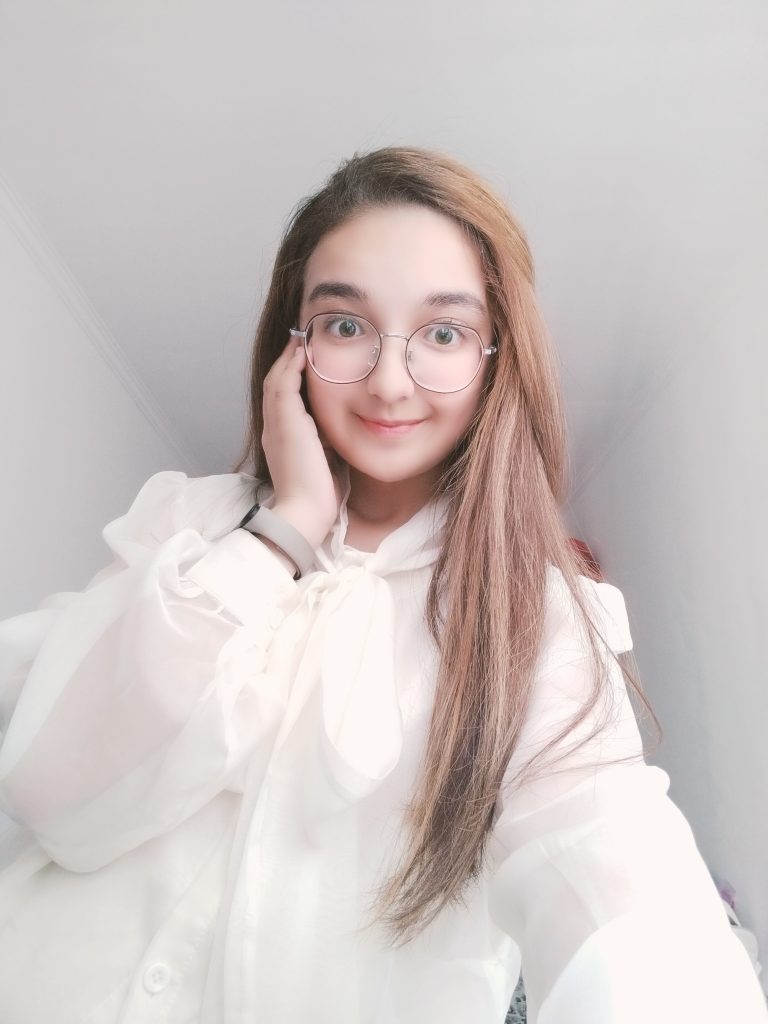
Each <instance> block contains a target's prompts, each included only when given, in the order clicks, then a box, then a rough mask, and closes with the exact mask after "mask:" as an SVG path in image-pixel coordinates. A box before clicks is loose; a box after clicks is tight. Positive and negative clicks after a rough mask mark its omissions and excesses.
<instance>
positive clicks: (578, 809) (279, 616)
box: [0, 472, 768, 1024]
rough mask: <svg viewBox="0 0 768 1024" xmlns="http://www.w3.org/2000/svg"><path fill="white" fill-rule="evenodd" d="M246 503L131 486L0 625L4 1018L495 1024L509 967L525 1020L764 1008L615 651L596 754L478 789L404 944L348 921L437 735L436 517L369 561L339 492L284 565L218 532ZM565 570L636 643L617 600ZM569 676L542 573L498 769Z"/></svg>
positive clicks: (564, 610) (258, 546)
mask: <svg viewBox="0 0 768 1024" xmlns="http://www.w3.org/2000/svg"><path fill="white" fill-rule="evenodd" d="M253 496H254V481H253V479H252V478H250V477H248V476H245V475H234V474H233V475H224V476H213V477H205V478H200V479H188V478H187V477H185V476H184V475H183V474H181V473H173V472H168V473H160V474H158V475H157V476H154V477H152V479H150V480H149V482H148V483H147V484H146V485H145V486H144V488H143V489H142V490H141V492H140V494H139V495H138V497H137V498H136V500H135V502H134V504H133V506H132V507H131V509H130V511H129V512H128V513H127V514H126V515H125V516H123V517H122V518H120V519H117V520H115V521H114V522H112V523H110V524H109V525H108V526H107V527H106V529H105V531H104V537H105V539H106V541H107V543H108V545H109V547H110V548H111V549H112V552H113V554H114V562H113V564H112V565H111V566H110V567H109V568H107V569H105V570H104V571H103V572H102V573H100V574H99V575H98V576H97V577H96V578H95V579H94V580H93V581H92V582H91V584H90V585H89V586H88V587H87V588H86V589H85V591H84V592H83V593H80V594H60V595H56V596H55V597H53V598H50V599H49V600H48V601H46V602H44V604H43V606H42V607H41V608H40V609H38V610H37V611H34V612H31V613H29V614H26V615H20V616H18V617H16V618H13V619H10V620H7V621H6V622H4V623H2V624H0V730H2V746H1V747H0V808H1V809H2V810H3V811H4V812H5V814H6V815H8V816H9V819H11V820H9V821H8V822H6V823H5V826H4V830H3V832H2V836H1V837H0V1021H2V1022H8V1024H41V1022H43V1021H45V1022H56V1024H75V1022H77V1024H86V1022H87V1024H118V1022H122V1024H150V1022H161V1021H162V1022H165V1024H192V1022H202V1024H245V1022H246V1021H247V1022H253V1021H260V1022H264V1024H306V1022H310V1021H312V1022H316V1024H325V1022H327V1024H417V1022H418V1024H502V1022H503V1021H504V1017H505V1012H506V1008H507V1006H508V1004H509V1001H510V997H511V994H512V991H513V989H514V987H515V983H516V981H517V978H518V975H519V972H520V969H521V964H522V972H523V977H524V981H525V986H526V992H527V998H528V1020H529V1021H530V1022H531V1024H535V1022H538V1024H635V1022H636V1024H641V1022H642V1024H648V1022H649V1021H651V1020H652V1021H654V1022H655V1024H682V1022H688V1021H695V1022H696V1024H714V1022H715V1021H717V1022H720V1021H722V1020H723V1019H724V1017H723V1007H727V1008H728V1009H727V1011H726V1017H727V1019H728V1020H729V1021H733V1022H734V1024H736V1022H739V1024H753V1022H754V1024H757V1022H765V1021H767V1020H768V1014H767V1013H766V1009H765V1001H764V998H763V995H762V992H761V990H760V988H759V985H758V982H757V979H756V977H755V974H754V971H753V969H752V966H751V963H750V961H749V958H748V956H747V953H746V951H745V949H744V948H743V946H742V945H741V944H740V942H739V941H738V939H737V938H736V937H735V936H734V935H733V934H732V932H731V928H730V925H729V924H728V921H727V918H726V915H725V912H724V909H723V906H722V903H721V901H720V899H719V897H718V895H717V892H716V889H715V887H714V884H713V883H712V881H711V879H710V876H709V874H708V872H707V869H706V867H705V865H704V863H703V861H702V859H701V856H700V854H699V852H698V850H697V848H696V845H695V842H694V839H693V836H692V834H691V831H690V828H689V826H688V824H687V822H686V820H685V818H684V817H683V815H682V814H681V813H680V811H679V810H678V808H677V807H676V806H675V804H674V803H673V802H672V801H671V800H670V799H669V797H668V795H667V788H668V785H669V779H668V777H667V775H666V774H665V773H664V772H663V771H662V770H661V769H660V768H657V767H652V766H648V765H646V764H645V763H644V762H643V760H642V753H641V741H640V736H639V733H638V729H637V725H636V722H635V717H634V715H633V712H632V709H631V707H630V704H629V701H628V698H627V693H626V689H625V686H624V682H623V679H622V677H621V673H620V671H619V670H618V668H617V667H616V666H615V665H614V667H613V669H612V674H611V680H612V688H613V693H612V695H611V696H612V712H611V714H610V720H609V723H608V724H607V725H606V726H605V727H604V728H603V729H602V730H601V731H600V733H599V735H598V736H597V737H595V739H594V740H592V741H591V742H590V744H589V745H588V748H587V749H586V750H582V751H580V752H578V754H573V755H568V753H567V751H566V752H565V754H566V756H565V762H564V765H565V767H566V769H567V770H565V771H560V772H558V773H552V774H549V775H546V774H545V775H544V776H543V777H541V778H539V779H538V781H535V782H530V783H529V784H527V785H526V786H525V787H524V788H523V789H522V790H520V791H518V792H516V793H515V794H514V796H509V795H508V794H507V793H505V792H504V791H502V794H501V795H500V798H499V815H498V819H497V822H496V825H495V829H494V832H493V836H492V842H491V847H490V857H489V861H488V868H487V870H486V872H485V873H484V874H483V876H482V877H481V879H480V880H478V882H477V883H476V884H473V886H472V887H471V888H470V889H469V890H468V892H467V894H466V898H465V900H464V902H463V903H462V904H460V905H458V906H455V907H452V908H450V909H448V910H446V911H444V912H443V913H441V914H440V915H439V916H438V917H437V919H436V920H435V921H434V922H433V923H432V924H431V925H430V926H429V927H428V928H427V929H426V930H425V931H424V932H423V933H422V934H421V935H420V936H419V937H418V938H417V939H416V940H414V941H413V942H411V943H409V944H407V945H405V946H402V947H397V948H395V947H393V946H392V945H388V944H387V942H386V936H385V935H384V934H383V932H382V931H381V930H379V928H378V926H376V925H373V926H370V927H366V925H368V922H369V920H370V918H369V916H368V910H369V907H370V903H371V898H372V896H373V894H374V892H375V890H376V886H377V885H378V884H380V883H381V882H382V881H383V880H384V879H385V878H386V877H387V874H388V872H389V871H390V870H391V869H392V868H393V866H394V864H395V863H396V860H397V856H398V854H399V852H401V851H402V844H403V828H402V820H403V811H404V808H405V806H406V804H407V801H408V798H409V795H410V793H411V791H412V787H413V784H414V779H415V776H416V773H417V771H418V769H419V765H420V756H421V754H422V752H423V748H424V740H425V736H426V730H427V726H428V722H429V714H430V708H431V704H432V697H433V693H432V686H433V683H434V675H435V668H436V664H437V660H436V653H435V650H434V646H433V643H432V641H431V639H430V637H429V635H428V633H427V631H426V629H425V627H424V622H423V608H424V599H425V595H426V592H427V587H428V585H429V580H430V575H431V571H432V567H433V564H434V562H435V559H436V557H437V554H438V551H439V545H440V540H441V531H442V523H443V517H444V509H443V508H442V507H441V506H440V504H439V503H438V504H433V505H430V506H427V507H426V508H424V509H422V510H421V511H420V512H419V513H417V515H415V516H414V517H413V518H412V519H411V520H410V521H409V522H407V523H406V524H405V525H404V526H402V527H400V528H399V529H398V530H396V531H395V532H394V533H392V534H390V536H388V537H387V538H386V539H385V540H384V541H383V543H382V544H381V545H380V546H379V548H378V550H377V551H376V552H373V553H368V552H361V551H357V550H355V549H353V548H351V547H349V546H347V545H346V544H345V543H344V538H345V531H346V525H347V519H346V497H345V500H344V502H343V503H342V508H341V512H340V516H339V521H338V522H337V523H336V525H335V527H334V529H333V531H332V533H331V534H330V535H329V537H328V538H327V540H326V542H325V544H324V546H323V547H322V548H321V549H319V550H318V552H317V571H315V572H312V573H310V574H309V575H307V576H305V577H304V578H303V579H302V580H300V581H299V582H298V583H296V582H294V581H293V580H292V579H291V576H290V574H289V573H288V572H287V571H286V570H285V569H284V568H283V566H282V564H281V563H280V562H279V561H278V559H277V558H275V556H274V555H273V554H272V553H271V552H270V551H269V549H268V548H267V547H266V546H265V545H263V544H262V543H261V542H260V541H258V540H257V539H256V538H254V537H252V536H251V535H250V534H248V533H246V532H244V531H242V530H233V527H234V525H235V524H236V523H237V522H238V521H239V520H240V519H241V517H242V516H243V514H244V513H245V511H247V509H248V508H249V507H250V505H251V504H252V502H253ZM267 503H269V502H268V501H267ZM582 583H583V589H584V592H585V593H586V594H587V596H588V597H589V598H590V600H591V601H592V603H593V607H594V608H595V612H596V614H597V615H598V616H599V621H600V623H601V624H602V627H603V632H604V634H605V636H606V639H607V641H608V643H609V645H610V646H611V648H612V649H613V650H614V651H617V652H619V651H624V650H628V649H629V648H630V647H631V639H630V635H629V629H628V625H627V617H626V611H625V608H624V602H623V599H622V595H621V593H620V592H619V591H618V590H617V589H616V588H615V587H612V586H609V585H607V584H596V583H593V582H591V581H589V580H587V579H586V578H582ZM590 686H591V682H590V678H589V674H588V668H587V660H586V652H585V649H584V645H583V642H582V638H581V637H580V635H579V633H578V630H577V629H576V627H575V619H574V617H573V614H572V608H571V603H570V600H569V598H568V593H567V589H566V588H565V586H564V584H563V581H562V577H561V576H560V574H559V572H558V571H557V570H555V569H554V568H551V569H550V572H549V575H548V606H547V618H546V622H545V642H544V644H543V646H542V650H541V654H540V658H539V663H538V668H537V675H536V690H535V696H534V701H533V705H532V708H531V711H530V715H529V717H528V720H527V725H526V728H525V732H524V736H523V742H522V743H521V745H520V748H519V750H518V751H517V752H516V755H515V758H514V759H513V763H512V764H511V765H510V774H512V773H514V771H515V769H516V767H517V765H518V763H522V761H523V760H524V759H526V758H527V757H528V756H530V754H531V753H532V752H534V751H535V750H537V749H539V748H540V747H541V746H542V744H543V743H545V742H546V741H547V739H549V738H550V737H552V736H554V735H555V734H556V733H557V732H558V731H559V729H560V726H561V725H562V724H563V723H565V722H566V721H568V720H569V719H570V718H571V717H572V715H573V713H574V711H575V710H576V708H578V707H579V704H580V702H581V701H582V700H583V699H584V695H585V694H586V693H587V692H589V689H590ZM592 724H594V723H593V722H592V723H591V722H590V721H589V720H588V721H586V722H585V723H584V726H583V728H584V729H586V730H587V731H589V730H590V729H591V725H592ZM572 742H573V738H571V739H570V740H569V744H570V743H572ZM626 755H634V758H633V760H632V761H630V762H629V763H627V764H623V765H618V766H616V765H610V764H609V763H608V762H610V761H613V760H615V759H616V758H617V757H623V756H626ZM594 761H597V762H599V763H601V764H604V767H602V768H598V769H594V768H591V769H589V770H586V769H585V768H584V764H585V763H586V762H594ZM562 766H563V765H561V768H562Z"/></svg>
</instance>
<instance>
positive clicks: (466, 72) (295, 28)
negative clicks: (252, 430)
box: [0, 0, 768, 483]
mask: <svg viewBox="0 0 768 1024" xmlns="http://www.w3.org/2000/svg"><path fill="white" fill-rule="evenodd" d="M0 19H1V21H0V176H1V177H2V178H3V179H4V180H5V181H6V183H7V185H8V186H9V188H10V189H11V190H12V191H13V193H15V195H16V196H17V197H18V199H19V200H20V202H21V203H22V204H23V206H24V208H25V209H26V210H27V211H28V214H29V216H30V218H31V219H32V221H33V222H35V223H36V224H37V225H38V226H39V229H40V230H41V232H42V233H43V234H45V235H46V236H47V237H48V238H49V239H50V241H51V242H52V244H53V246H54V247H55V249H56V250H57V252H58V254H59V256H60V258H61V260H62V261H63V263H64V264H65V265H66V267H67V268H68V269H69V271H70V272H71V273H72V274H73V275H74V277H75V279H76V280H77V281H78V283H79V285H80V286H81V288H82V289H83V290H84V292H85V293H86V295H87V296H88V299H89V300H90V302H91V303H92V305H93V307H94V308H95V310H96V311H97V313H98V314H99V316H100V317H101V318H102V320H103V321H104V322H105V324H106V325H107V328H108V330H109V333H110V334H111V337H112V339H113V340H114V343H115V344H116V345H117V346H118V347H119V349H120V350H122V352H123V353H124V355H125V357H126V358H127V360H128V361H129V362H130V364H131V366H132V367H133V369H134V370H135V372H136V374H137V375H138V377H139V378H140V379H141V380H142V381H143V383H144V384H145V386H146V388H147V389H148V390H149V392H150V393H151V395H152V396H153V398H154V400H155V402H156V404H157V405H158V406H159V407H160V408H161V409H162V410H163V411H164V414H165V416H166V417H167V420H168V423H169V426H170V428H171V430H172V431H173V433H174V435H175V436H176V437H177V438H178V439H179V440H180V442H181V444H182V445H183V447H184V448H185V449H186V451H188V452H190V453H192V457H193V458H194V460H195V461H196V463H197V465H198V467H199V468H200V470H201V471H223V470H226V469H227V468H229V467H230V466H231V464H232V462H233V460H234V459H235V457H236V455H237V453H238V450H239V446H240V439H241V436H242V431H243V422H244V380H245V364H246V360H247V356H248V349H249V344H250V338H251V335H252V331H253V327H254V323H255V319H256V316H257V314H258V311H259V304H260V301H261V298H262V295H263V292H264V288H265V284H266V278H267V275H268V272H269V269H270V264H271V260H272V258H273V255H274V252H275V249H276V246H277V243H278V240H279V236H280V232H281V230H282V227H283V225H284V223H285V220H286V217H287V215H288V213H289V211H290V210H291V208H292V207H293V206H294V205H295V203H296V202H297V201H298V200H299V198H300V197H302V196H303V195H305V194H306V193H308V192H309V191H311V190H313V189H314V188H316V187H317V186H318V185H319V184H320V182H321V181H322V180H323V179H324V177H325V176H326V175H327V174H329V173H330V172H331V171H332V169H333V168H334V167H335V166H336V164H337V163H338V162H339V161H340V160H341V159H342V158H344V157H345V156H349V155H351V154H352V153H353V152H354V151H356V150H358V151H359V150H366V149H370V148H375V147H376V146H379V145H385V144H396V143H408V144H416V145H422V146H427V147H433V148H437V149H442V150H444V151H447V152H449V153H451V154H453V155H455V156H457V157H458V158H459V159H462V160H465V161H466V162H467V163H469V164H470V165H471V166H472V167H474V168H475V169H476V170H477V171H479V172H480V173H481V174H482V175H484V176H485V177H486V179H487V180H489V181H490V182H491V183H492V184H493V185H494V186H495V187H496V188H497V189H498V191H499V192H500V193H501V195H502V196H503V197H504V199H505V200H506V201H507V202H508V203H509V204H510V205H511V207H512V208H513V210H514V211H515V212H516V214H517V215H518V217H519V218H520V219H521V221H522V223H523V224H524V225H525V227H526V229H527V232H528V235H529V239H530V241H531V244H532V247H533V251H534V256H535V259H536V263H537V271H538V276H537V280H538V287H539V294H540V297H541V302H542V305H543V307H544V311H545V316H546V317H547V319H548V322H549V325H550V329H551V331H552V334H553V338H554V342H555V345H556V348H557V350H558V352H559V356H560V360H561V363H562V375H563V384H564V389H565V394H566V400H567V408H568V416H569V423H570V429H571V435H572V465H573V474H574V477H575V480H576V482H577V483H579V482H583V481H584V480H585V479H587V477H588V476H589V473H590V472H592V471H594V469H595V467H596V466H597V465H598V464H599V462H600V460H601V459H602V458H604V457H605V455H606V453H607V452H608V451H609V450H610V446H611V445H612V444H615V443H616V441H617V439H619V438H620V437H621V434H622V432H623V431H625V430H627V429H630V428H631V425H632V422H633V418H635V417H637V416H638V415H642V411H643V409H644V408H645V407H646V406H647V402H648V401H649V396H650V395H652V393H653V389H654V388H658V387H659V386H661V385H662V383H663V380H664V378H665V375H667V374H668V373H669V372H671V369H672V368H674V366H676V365H679V362H680V360H683V359H685V358H689V357H690V353H691V351H693V346H695V342H696V337H697V333H698V332H699V331H700V329H701V323H702V321H703V320H704V319H705V317H704V308H705V305H706V303H704V304H703V299H704V298H705V297H706V296H707V295H711V294H712V291H713V289H717V286H718V281H719V280H721V279H722V273H723V253H724V252H725V253H727V254H730V257H732V258H731V259H730V262H729V266H730V267H731V269H733V267H734V263H733V261H734V260H735V261H736V270H738V261H739V260H740V259H744V258H747V257H748V255H749V254H748V253H747V254H746V255H745V253H744V245H743V240H744V237H745V236H744V233H745V232H746V231H748V230H749V224H750V223H753V220H752V218H753V214H754V204H755V202H758V201H760V202H762V201H763V200H762V199H761V200H757V199H756V197H757V196H758V195H760V196H762V193H763V190H764V186H763V184H762V180H763V179H762V177H761V172H762V174H764V172H765V168H766V156H767V155H768V143H767V141H766V131H765V124H764V123H762V124H761V123H759V121H760V120H764V119H763V118H760V115H759V114H758V111H762V103H763V102H764V99H763V100H760V101H758V98H759V97H763V98H764V97H765V96H766V95H768V81H767V80H766V79H768V72H767V71H766V68H767V67H768V62H767V61H766V59H765V58H766V48H765V40H766V31H765V30H766V13H765V7H764V5H763V4H762V3H756V2H746V0H729V2H721V3H713V2H707V0H678V2H675V3H670V2H669V0H636V2H632V3H621V2H616V0H611V2H609V0H602V2H596V0H584V2H574V0H553V2H546V0H506V2H501V0H497V2H489V0H477V2H475V3H473V4H471V5H467V4H465V3H455V2H453V0H440V2H437V0H422V2H418V0H416V2H413V0H412V2H406V0H391V2H389V3H380V4H376V5H374V4H368V3H364V2H360V0H356V2H352V0H330V2H326V3H324V4H323V3H313V2H311V0H296V2H292V3H283V4H264V3H261V2H250V3H249V2H246V0H217V2H216V3H214V2H212V0H210V2H201V0H166V2H161V0H153V2H148V0H133V2H128V0H119V2H116V0H112V2H110V0H90V2H86V0H59V2H53V0H33V2H29V3H25V2H22V0H15V2H9V0H2V2H0ZM758 103H759V104H760V105H758Z"/></svg>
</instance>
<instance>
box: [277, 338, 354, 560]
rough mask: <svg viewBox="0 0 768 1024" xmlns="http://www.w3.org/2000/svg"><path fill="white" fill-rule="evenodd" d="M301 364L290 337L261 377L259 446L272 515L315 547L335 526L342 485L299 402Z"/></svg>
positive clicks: (331, 455)
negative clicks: (271, 494)
mask: <svg viewBox="0 0 768 1024" xmlns="http://www.w3.org/2000/svg"><path fill="white" fill-rule="evenodd" d="M306 362H307V357H306V353H305V351H304V346H303V344H302V342H301V339H300V338H299V339H294V338H291V340H290V341H289V342H288V344H287V345H286V346H285V348H284V349H283V351H282V352H281V353H280V355H279V356H278V357H277V359H276V360H275V362H274V364H273V365H272V368H271V369H270V371H269V373H268V374H267V376H266V377H265V379H264V397H263V402H264V405H263V409H264V430H263V432H262V435H261V442H262V445H263V447H264V455H265V457H266V460H267V465H268V466H269V472H270V474H271V476H272V483H273V485H274V488H275V502H274V506H273V511H274V512H275V513H276V514H277V515H280V516H282V517H283V518H284V519H285V520H287V522H289V523H290V524H291V525H292V526H294V527H295V528H296V529H297V530H298V531H299V532H300V533H301V534H302V535H303V536H304V537H306V539H307V541H308V542H309V543H310V544H311V545H312V547H313V548H316V547H318V546H319V545H320V544H322V542H323V540H324V539H325V537H326V536H327V534H328V532H329V530H330V529H331V527H332V526H333V524H334V522H335V521H336V517H337V515H338V512H339V504H340V502H341V485H340V483H339V479H338V475H337V472H338V468H339V463H338V457H337V455H336V453H335V452H334V451H333V449H332V448H330V447H327V448H325V447H323V443H322V441H321V440H320V437H319V435H318V432H317V427H316V426H315V421H314V420H313V419H312V417H311V416H310V415H309V413H308V412H307V411H306V409H305V408H304V403H303V401H302V399H301V394H300V388H301V380H302V377H301V375H302V372H303V371H304V370H305V368H306ZM333 470H336V471H337V472H336V473H334V472H333Z"/></svg>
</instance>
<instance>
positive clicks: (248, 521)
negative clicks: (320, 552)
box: [237, 502, 315, 579]
mask: <svg viewBox="0 0 768 1024" xmlns="http://www.w3.org/2000/svg"><path fill="white" fill-rule="evenodd" d="M237 529H239V530H240V529H242V530H248V532H249V533H253V534H255V535H256V536H258V537H266V539H267V540H271V541H272V542H273V543H274V544H277V546H278V547H279V548H280V550H281V551H283V552H284V553H285V554H286V555H287V556H288V558H290V560H291V561H292V562H293V564H294V565H295V566H296V570H297V574H296V575H295V576H294V577H293V578H294V579H300V578H301V577H302V576H306V574H307V573H308V572H309V570H310V569H311V568H312V565H313V564H314V561H315V552H314V551H313V550H312V545H311V544H310V543H309V541H308V540H307V539H306V537H303V536H302V535H301V534H300V533H299V531H298V530H297V529H296V528H295V527H294V526H291V524H290V523H288V522H286V521H285V519H283V518H282V516H278V515H276V514H275V513H274V512H273V511H272V510H271V509H268V508H265V507H264V506H263V505H259V503H258V502H256V504H255V505H254V506H253V508H252V509H251V510H250V511H249V512H248V513H246V515H245V516H244V517H243V519H242V520H241V522H240V523H238V525H237Z"/></svg>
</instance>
